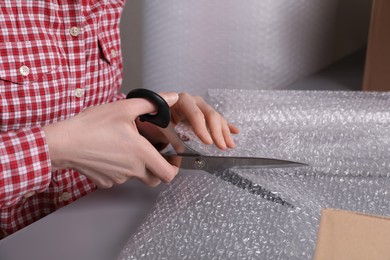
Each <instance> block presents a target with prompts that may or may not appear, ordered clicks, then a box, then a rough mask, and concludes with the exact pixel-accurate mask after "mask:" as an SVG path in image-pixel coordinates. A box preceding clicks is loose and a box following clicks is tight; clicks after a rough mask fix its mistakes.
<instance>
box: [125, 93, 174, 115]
mask: <svg viewBox="0 0 390 260" xmlns="http://www.w3.org/2000/svg"><path fill="white" fill-rule="evenodd" d="M161 97H162V98H164V99H165V101H166V102H167V103H168V105H170V106H172V105H173V104H175V103H176V102H177V100H178V99H179V96H178V94H177V93H175V92H166V93H162V94H161ZM125 102H127V104H128V109H129V111H131V113H132V114H133V115H134V117H138V116H140V115H144V114H150V113H154V112H156V111H157V106H156V105H155V104H154V103H153V102H151V101H149V100H148V99H145V98H131V99H127V100H125Z"/></svg>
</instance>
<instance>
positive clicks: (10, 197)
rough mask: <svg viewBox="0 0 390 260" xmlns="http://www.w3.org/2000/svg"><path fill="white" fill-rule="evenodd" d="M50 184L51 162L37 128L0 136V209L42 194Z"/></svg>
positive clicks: (41, 133) (39, 130)
mask: <svg viewBox="0 0 390 260" xmlns="http://www.w3.org/2000/svg"><path fill="white" fill-rule="evenodd" d="M50 180H51V162H50V157H49V148H48V145H47V143H46V138H45V133H44V131H43V130H42V129H41V128H40V127H32V128H25V129H20V130H18V131H16V132H6V133H2V134H1V135H0V206H1V207H7V206H11V205H13V204H15V203H17V202H18V201H19V200H20V199H21V198H23V196H28V195H29V194H31V193H35V192H43V191H44V190H46V189H47V187H48V186H49V184H50Z"/></svg>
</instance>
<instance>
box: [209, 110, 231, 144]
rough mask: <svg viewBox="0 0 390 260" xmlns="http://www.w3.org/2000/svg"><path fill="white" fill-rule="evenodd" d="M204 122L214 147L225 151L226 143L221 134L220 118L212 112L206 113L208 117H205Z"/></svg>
mask: <svg viewBox="0 0 390 260" xmlns="http://www.w3.org/2000/svg"><path fill="white" fill-rule="evenodd" d="M206 121H207V125H208V127H209V129H210V133H211V137H212V138H213V140H214V143H215V145H216V146H217V147H218V148H219V149H222V150H225V149H226V148H227V147H226V142H225V138H224V135H223V132H222V124H223V122H222V119H221V116H220V115H219V114H218V113H217V112H215V111H213V112H208V115H207V116H206Z"/></svg>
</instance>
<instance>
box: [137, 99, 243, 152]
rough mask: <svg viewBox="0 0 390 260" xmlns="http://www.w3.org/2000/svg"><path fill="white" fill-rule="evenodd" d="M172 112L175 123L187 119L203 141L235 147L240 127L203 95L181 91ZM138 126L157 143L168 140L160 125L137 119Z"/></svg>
mask: <svg viewBox="0 0 390 260" xmlns="http://www.w3.org/2000/svg"><path fill="white" fill-rule="evenodd" d="M162 95H164V94H162ZM171 112H172V121H173V123H174V124H178V123H179V122H181V121H187V122H188V123H189V124H190V125H191V126H192V128H193V130H194V132H195V134H196V135H197V136H198V137H199V139H200V140H201V141H202V142H203V143H205V144H212V143H215V145H216V146H217V147H218V148H220V149H222V150H225V149H227V148H233V147H235V144H234V141H233V138H232V134H237V133H239V129H238V128H237V127H235V126H234V125H232V124H229V123H228V122H227V121H226V119H225V118H224V117H222V116H221V115H220V114H219V113H218V112H217V111H215V110H214V109H213V108H212V107H211V106H210V105H209V104H207V103H206V102H205V101H204V99H203V98H202V97H199V96H194V97H193V96H191V95H189V94H188V93H180V94H179V100H178V101H177V102H176V103H174V104H173V105H172V106H171ZM137 126H138V129H139V130H140V133H141V134H142V135H144V136H145V137H146V138H147V139H148V140H149V141H150V142H151V143H153V144H155V145H156V144H161V143H167V142H168V140H167V139H166V138H165V137H164V136H163V135H162V133H161V132H160V131H159V130H158V127H156V126H154V125H152V124H150V123H142V122H140V121H137Z"/></svg>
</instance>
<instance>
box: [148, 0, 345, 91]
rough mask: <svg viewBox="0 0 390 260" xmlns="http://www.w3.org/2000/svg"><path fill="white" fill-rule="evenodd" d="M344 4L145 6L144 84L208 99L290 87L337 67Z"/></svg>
mask: <svg viewBox="0 0 390 260" xmlns="http://www.w3.org/2000/svg"><path fill="white" fill-rule="evenodd" d="M338 2H339V1H338V0H300V1H290V0H278V1H273V0H245V1H244V2H243V1H236V0H214V1H209V0H186V1H182V0H164V1H151V0H145V1H144V5H143V13H144V15H143V17H144V21H143V27H144V30H143V32H144V33H143V44H144V48H143V71H144V73H143V85H144V87H146V88H149V89H152V90H155V91H159V92H160V91H173V90H176V91H187V92H190V93H193V94H199V95H202V96H204V95H206V94H207V90H208V89H210V88H221V87H223V88H243V89H277V88H281V87H284V86H286V85H289V84H290V83H292V82H293V81H295V80H297V79H299V78H301V77H303V76H306V75H309V74H311V73H313V72H315V71H318V70H319V69H321V68H323V67H324V66H326V65H327V64H329V63H331V62H332V61H333V60H332V57H334V55H333V53H334V52H333V47H334V40H333V39H334V33H335V30H334V28H335V20H336V18H337V11H338V8H337V7H338ZM308 25H310V26H308ZM183 88H184V89H183Z"/></svg>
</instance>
